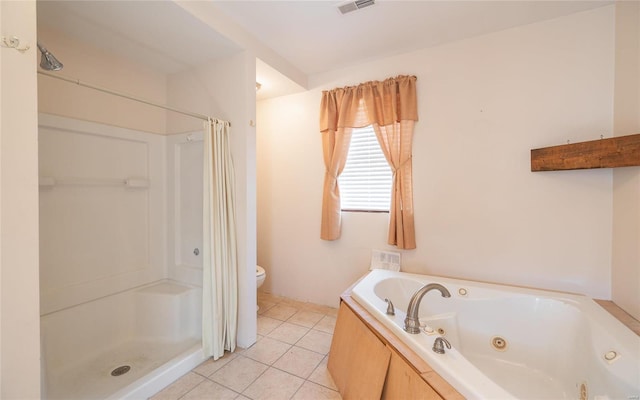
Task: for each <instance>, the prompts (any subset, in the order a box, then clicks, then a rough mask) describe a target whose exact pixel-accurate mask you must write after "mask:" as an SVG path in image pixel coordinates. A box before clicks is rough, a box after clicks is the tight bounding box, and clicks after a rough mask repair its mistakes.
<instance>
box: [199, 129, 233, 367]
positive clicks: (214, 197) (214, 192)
mask: <svg viewBox="0 0 640 400" xmlns="http://www.w3.org/2000/svg"><path fill="white" fill-rule="evenodd" d="M228 136H229V124H228V123H227V122H222V121H217V120H210V121H208V122H206V123H205V135H204V170H203V172H204V173H203V177H204V178H203V204H202V205H203V207H202V217H203V224H202V225H203V235H202V241H203V243H202V257H203V258H202V264H203V265H202V269H203V282H202V347H203V350H204V355H205V357H213V358H214V360H215V359H218V358H220V357H222V356H223V355H224V351H225V350H228V351H233V350H235V348H236V330H237V325H238V323H237V321H238V273H237V271H238V262H237V246H236V219H235V218H236V214H235V188H234V182H235V181H234V172H233V163H232V160H231V150H230V148H229V141H228Z"/></svg>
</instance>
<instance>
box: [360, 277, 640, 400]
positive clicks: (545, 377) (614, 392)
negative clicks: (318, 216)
mask: <svg viewBox="0 0 640 400" xmlns="http://www.w3.org/2000/svg"><path fill="white" fill-rule="evenodd" d="M429 283H439V284H441V285H443V286H444V287H446V288H447V289H448V291H449V292H450V293H451V297H450V298H444V297H442V296H441V295H440V293H439V292H438V291H435V290H434V291H431V292H429V293H427V294H426V295H425V296H424V298H423V299H422V301H421V304H420V308H419V318H420V322H421V327H422V329H421V332H420V333H419V334H409V333H407V332H405V331H404V330H403V326H404V319H405V316H406V310H407V305H408V303H409V300H410V298H411V296H412V294H413V293H415V292H416V290H418V289H419V288H421V287H422V286H424V285H426V284H429ZM352 296H353V298H354V299H355V300H356V301H357V302H358V303H360V304H361V305H362V306H363V307H364V308H365V309H366V310H367V311H368V312H369V313H371V315H372V316H373V317H375V319H377V320H378V321H380V322H381V323H382V324H383V325H384V326H385V327H387V328H388V329H389V330H391V331H392V332H393V333H394V334H395V335H396V336H397V337H398V338H400V339H401V340H402V342H404V343H405V344H406V345H407V346H408V347H409V348H410V349H411V350H413V351H414V352H415V353H416V354H418V355H419V356H420V357H421V358H422V359H423V360H424V361H426V362H427V363H428V364H429V365H430V366H431V367H432V368H433V370H434V371H436V372H437V373H438V374H439V375H441V376H442V377H443V378H444V379H445V380H447V381H448V382H449V383H450V384H451V385H452V386H453V387H454V388H455V389H456V390H457V391H459V392H460V393H461V394H462V395H464V396H465V397H466V398H468V399H496V398H499V399H574V398H581V392H583V393H584V392H585V391H586V396H587V397H585V398H589V399H599V400H606V399H620V398H624V399H627V398H637V396H639V395H640V354H639V353H638V348H640V337H638V336H637V335H636V334H635V333H633V332H632V331H631V330H629V329H628V328H627V327H625V326H624V325H623V324H622V323H620V322H619V321H618V320H617V319H615V318H614V317H613V316H611V315H610V314H609V313H608V312H606V311H605V310H603V309H602V308H601V307H600V306H598V305H597V304H596V303H595V302H594V301H592V300H591V299H589V298H587V297H585V296H581V295H573V294H565V293H559V292H549V291H542V290H534V289H525V288H516V287H509V286H501V285H493V284H487V283H478V282H471V281H463V280H456V279H449V278H441V277H433V276H427V275H416V274H408V273H401V272H392V271H383V270H375V271H372V272H370V273H369V274H368V275H367V276H366V277H365V278H363V279H362V280H361V281H360V282H359V283H358V284H357V285H355V286H354V287H353V291H352ZM385 298H387V299H390V300H391V301H392V302H393V304H394V305H395V315H393V316H391V315H387V314H386V310H387V303H386V302H385ZM437 337H444V338H446V339H447V340H448V341H449V342H450V343H451V345H452V348H451V349H445V350H446V351H445V354H437V353H435V352H434V351H433V350H432V347H433V344H434V341H435V339H436V338H437Z"/></svg>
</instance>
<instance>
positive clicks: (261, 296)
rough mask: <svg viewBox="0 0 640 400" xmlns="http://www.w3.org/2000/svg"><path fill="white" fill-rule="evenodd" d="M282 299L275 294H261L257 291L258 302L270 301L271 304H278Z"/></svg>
mask: <svg viewBox="0 0 640 400" xmlns="http://www.w3.org/2000/svg"><path fill="white" fill-rule="evenodd" d="M282 299H283V297H280V296H276V295H275V294H271V293H267V292H263V291H262V290H258V300H265V301H271V302H273V303H279V302H280V301H281V300H282Z"/></svg>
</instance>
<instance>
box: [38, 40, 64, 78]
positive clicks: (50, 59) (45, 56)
mask: <svg viewBox="0 0 640 400" xmlns="http://www.w3.org/2000/svg"><path fill="white" fill-rule="evenodd" d="M38 49H40V52H41V53H42V57H41V59H40V68H42V69H44V70H47V71H60V70H61V69H62V67H63V65H62V63H61V62H60V61H58V59H57V58H56V57H55V56H54V55H53V54H51V53H49V50H47V49H45V48H44V46H42V45H41V44H40V43H38Z"/></svg>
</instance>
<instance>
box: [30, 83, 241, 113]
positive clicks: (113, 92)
mask: <svg viewBox="0 0 640 400" xmlns="http://www.w3.org/2000/svg"><path fill="white" fill-rule="evenodd" d="M38 73H39V74H41V75H45V76H49V77H51V78H55V79H60V80H62V81H65V82H70V83H75V84H76V85H78V86H83V87H86V88H89V89H94V90H98V91H100V92H104V93H108V94H112V95H114V96H119V97H123V98H125V99H129V100H133V101H137V102H140V103H144V104H148V105H150V106H154V107H158V108H163V109H165V110H168V111H173V112H176V113H178V114H183V115H186V116H189V117H193V118H198V119H201V120H204V121H217V122H223V123H227V124H229V126H231V122H228V121H223V120H219V119H217V118H212V117H209V116H208V115H204V114H198V113H194V112H191V111H185V110H180V109H178V108H174V107H169V106H165V105H163V104H158V103H155V102H153V101H151V100H146V99H143V98H140V97H136V96H132V95H129V94H126V93H121V92H116V91H115V90H111V89H106V88H103V87H100V86H96V85H92V84H90V83H86V82H82V81H80V80H79V79H73V78H67V77H65V76H62V75H55V74H52V73H49V72H44V71H38Z"/></svg>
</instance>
